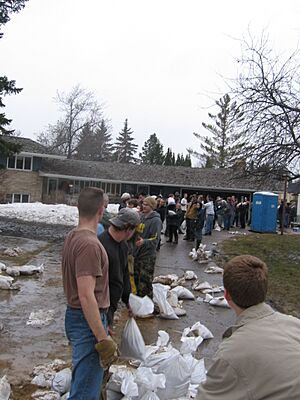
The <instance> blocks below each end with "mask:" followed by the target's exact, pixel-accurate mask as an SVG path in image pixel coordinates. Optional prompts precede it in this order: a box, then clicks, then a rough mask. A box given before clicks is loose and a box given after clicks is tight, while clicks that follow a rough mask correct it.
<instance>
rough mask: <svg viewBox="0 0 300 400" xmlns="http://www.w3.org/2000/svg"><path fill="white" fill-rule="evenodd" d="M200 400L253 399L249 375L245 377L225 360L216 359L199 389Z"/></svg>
mask: <svg viewBox="0 0 300 400" xmlns="http://www.w3.org/2000/svg"><path fill="white" fill-rule="evenodd" d="M197 398H198V399H199V400H250V399H253V397H252V395H251V393H250V389H249V383H248V380H247V377H243V376H241V375H240V374H238V372H237V371H236V370H235V369H234V368H233V367H232V366H231V365H230V364H229V363H228V362H227V361H225V360H223V359H215V361H214V362H213V364H212V365H211V367H210V368H209V369H208V372H207V376H206V381H205V382H203V383H202V384H201V385H200V386H199V389H198V397H197Z"/></svg>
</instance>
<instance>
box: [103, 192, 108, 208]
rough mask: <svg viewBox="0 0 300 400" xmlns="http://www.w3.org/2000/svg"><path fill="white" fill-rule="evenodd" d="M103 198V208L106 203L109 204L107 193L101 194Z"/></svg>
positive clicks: (105, 206)
mask: <svg viewBox="0 0 300 400" xmlns="http://www.w3.org/2000/svg"><path fill="white" fill-rule="evenodd" d="M103 200H104V208H107V206H108V204H109V197H108V194H107V193H104V194H103Z"/></svg>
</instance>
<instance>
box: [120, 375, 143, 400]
mask: <svg viewBox="0 0 300 400" xmlns="http://www.w3.org/2000/svg"><path fill="white" fill-rule="evenodd" d="M121 392H122V393H123V394H124V397H123V399H124V400H125V399H131V398H133V397H136V396H138V394H139V390H138V385H137V384H136V383H135V382H134V377H133V376H127V377H126V378H125V379H124V380H123V382H122V385H121Z"/></svg>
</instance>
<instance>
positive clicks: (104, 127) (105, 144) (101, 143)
mask: <svg viewBox="0 0 300 400" xmlns="http://www.w3.org/2000/svg"><path fill="white" fill-rule="evenodd" d="M110 131H111V127H110V126H109V125H108V124H107V123H106V122H105V121H104V119H102V120H101V123H100V126H99V127H98V128H96V131H95V157H94V160H95V161H110V160H111V159H112V154H113V146H112V143H111V141H112V137H111V133H110Z"/></svg>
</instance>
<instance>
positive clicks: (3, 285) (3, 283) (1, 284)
mask: <svg viewBox="0 0 300 400" xmlns="http://www.w3.org/2000/svg"><path fill="white" fill-rule="evenodd" d="M10 288H11V283H10V282H9V281H7V280H6V279H1V278H0V289H2V290H10Z"/></svg>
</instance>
